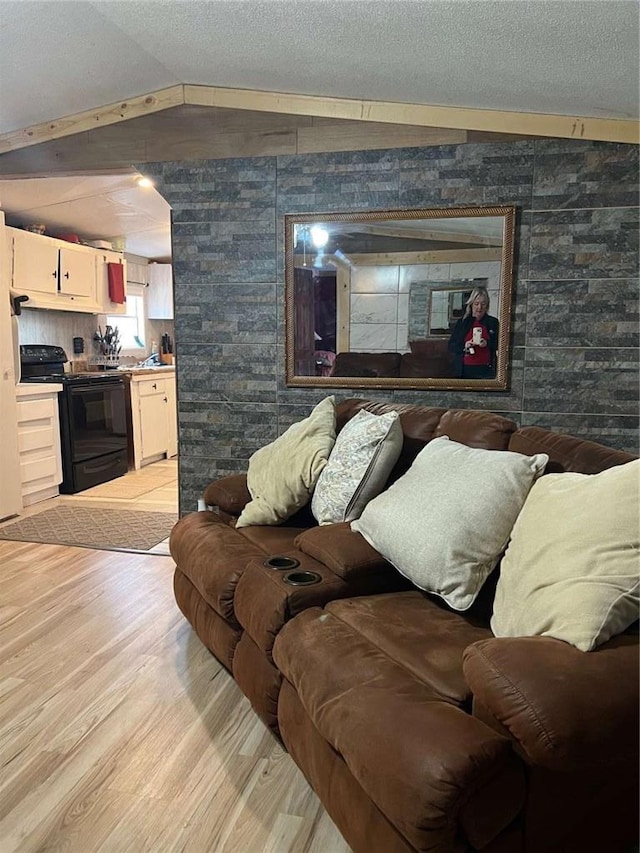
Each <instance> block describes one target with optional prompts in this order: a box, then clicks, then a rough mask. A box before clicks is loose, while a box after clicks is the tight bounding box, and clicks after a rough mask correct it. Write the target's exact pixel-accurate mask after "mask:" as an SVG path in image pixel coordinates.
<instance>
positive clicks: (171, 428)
mask: <svg viewBox="0 0 640 853" xmlns="http://www.w3.org/2000/svg"><path fill="white" fill-rule="evenodd" d="M150 373H151V375H149V374H150ZM130 387H131V421H132V427H133V463H134V468H135V469H136V470H137V469H139V468H141V467H142V466H143V465H147V464H148V463H149V462H156V461H157V460H158V459H161V458H163V457H167V458H170V457H172V456H175V455H176V453H177V452H178V442H177V427H176V419H177V412H176V377H175V372H174V371H172V370H166V371H165V370H157V371H155V370H154V371H147V372H145V373H142V374H135V373H134V374H133V375H132V376H131V386H130Z"/></svg>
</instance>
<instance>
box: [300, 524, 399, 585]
mask: <svg viewBox="0 0 640 853" xmlns="http://www.w3.org/2000/svg"><path fill="white" fill-rule="evenodd" d="M294 545H295V546H296V548H298V549H299V550H300V551H303V552H304V553H305V554H308V555H309V556H310V557H313V558H314V560H318V562H320V563H322V564H323V565H325V566H327V568H329V569H331V571H332V572H334V573H335V574H336V575H338V577H340V578H343V579H344V580H352V579H354V578H359V577H363V576H364V575H368V574H379V573H381V572H382V573H386V572H389V573H392V572H395V571H396V570H395V568H394V567H393V566H392V565H391V563H389V562H388V560H385V558H384V557H383V556H382V555H381V554H379V553H378V552H377V551H376V550H375V548H372V547H371V545H369V543H368V542H367V540H366V539H365V538H364V536H362V535H361V534H360V533H356V532H355V531H354V530H352V529H351V526H350V524H349V522H342V523H340V524H323V525H320V527H312V528H310V529H309V530H305V532H304V533H301V534H300V536H298V537H297V538H296V540H295V542H294Z"/></svg>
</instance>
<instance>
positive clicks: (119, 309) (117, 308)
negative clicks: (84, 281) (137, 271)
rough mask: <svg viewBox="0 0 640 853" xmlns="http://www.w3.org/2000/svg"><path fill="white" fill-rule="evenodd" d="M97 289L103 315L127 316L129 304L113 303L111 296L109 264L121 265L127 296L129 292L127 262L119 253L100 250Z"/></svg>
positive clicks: (97, 262)
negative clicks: (127, 291)
mask: <svg viewBox="0 0 640 853" xmlns="http://www.w3.org/2000/svg"><path fill="white" fill-rule="evenodd" d="M96 264H97V287H98V305H99V306H100V313H101V314H110V315H114V314H125V313H126V310H127V303H126V301H125V302H122V303H121V302H112V301H111V297H110V295H109V267H108V264H121V265H122V268H123V269H122V275H123V279H122V280H123V281H124V282H125V294H126V290H127V285H126V282H127V262H126V261H125V259H124V258H123V257H122V255H121V254H120V253H119V252H108V251H106V252H105V251H104V250H100V251H99V253H98V257H97V261H96Z"/></svg>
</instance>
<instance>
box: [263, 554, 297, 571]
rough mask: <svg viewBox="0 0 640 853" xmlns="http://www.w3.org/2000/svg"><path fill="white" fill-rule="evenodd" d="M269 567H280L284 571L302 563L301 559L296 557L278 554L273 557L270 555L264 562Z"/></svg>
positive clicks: (295, 567)
mask: <svg viewBox="0 0 640 853" xmlns="http://www.w3.org/2000/svg"><path fill="white" fill-rule="evenodd" d="M263 565H264V566H266V567H267V568H268V569H279V570H281V571H284V570H285V569H297V568H298V566H299V565H300V560H296V559H295V557H281V556H280V555H278V554H276V555H275V556H273V557H269V558H268V559H266V560H265V561H264V563H263Z"/></svg>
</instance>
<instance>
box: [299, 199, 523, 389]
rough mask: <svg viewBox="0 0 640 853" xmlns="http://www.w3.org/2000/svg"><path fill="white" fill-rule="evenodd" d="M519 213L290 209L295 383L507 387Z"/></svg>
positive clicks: (505, 210)
mask: <svg viewBox="0 0 640 853" xmlns="http://www.w3.org/2000/svg"><path fill="white" fill-rule="evenodd" d="M513 226H514V209H513V208H512V207H493V208H457V209H449V210H420V211H384V212H374V213H362V214H335V213H332V214H315V215H311V214H305V215H290V216H286V217H285V249H286V268H285V272H286V335H287V382H288V384H290V385H336V386H338V385H340V386H347V387H349V386H364V387H371V386H373V387H416V388H419V387H430V386H432V387H451V388H464V387H470V388H473V390H479V389H481V388H482V387H487V388H498V389H501V388H506V382H507V353H508V335H509V330H510V323H509V319H510V318H509V314H510V306H511V267H512V250H513Z"/></svg>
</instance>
